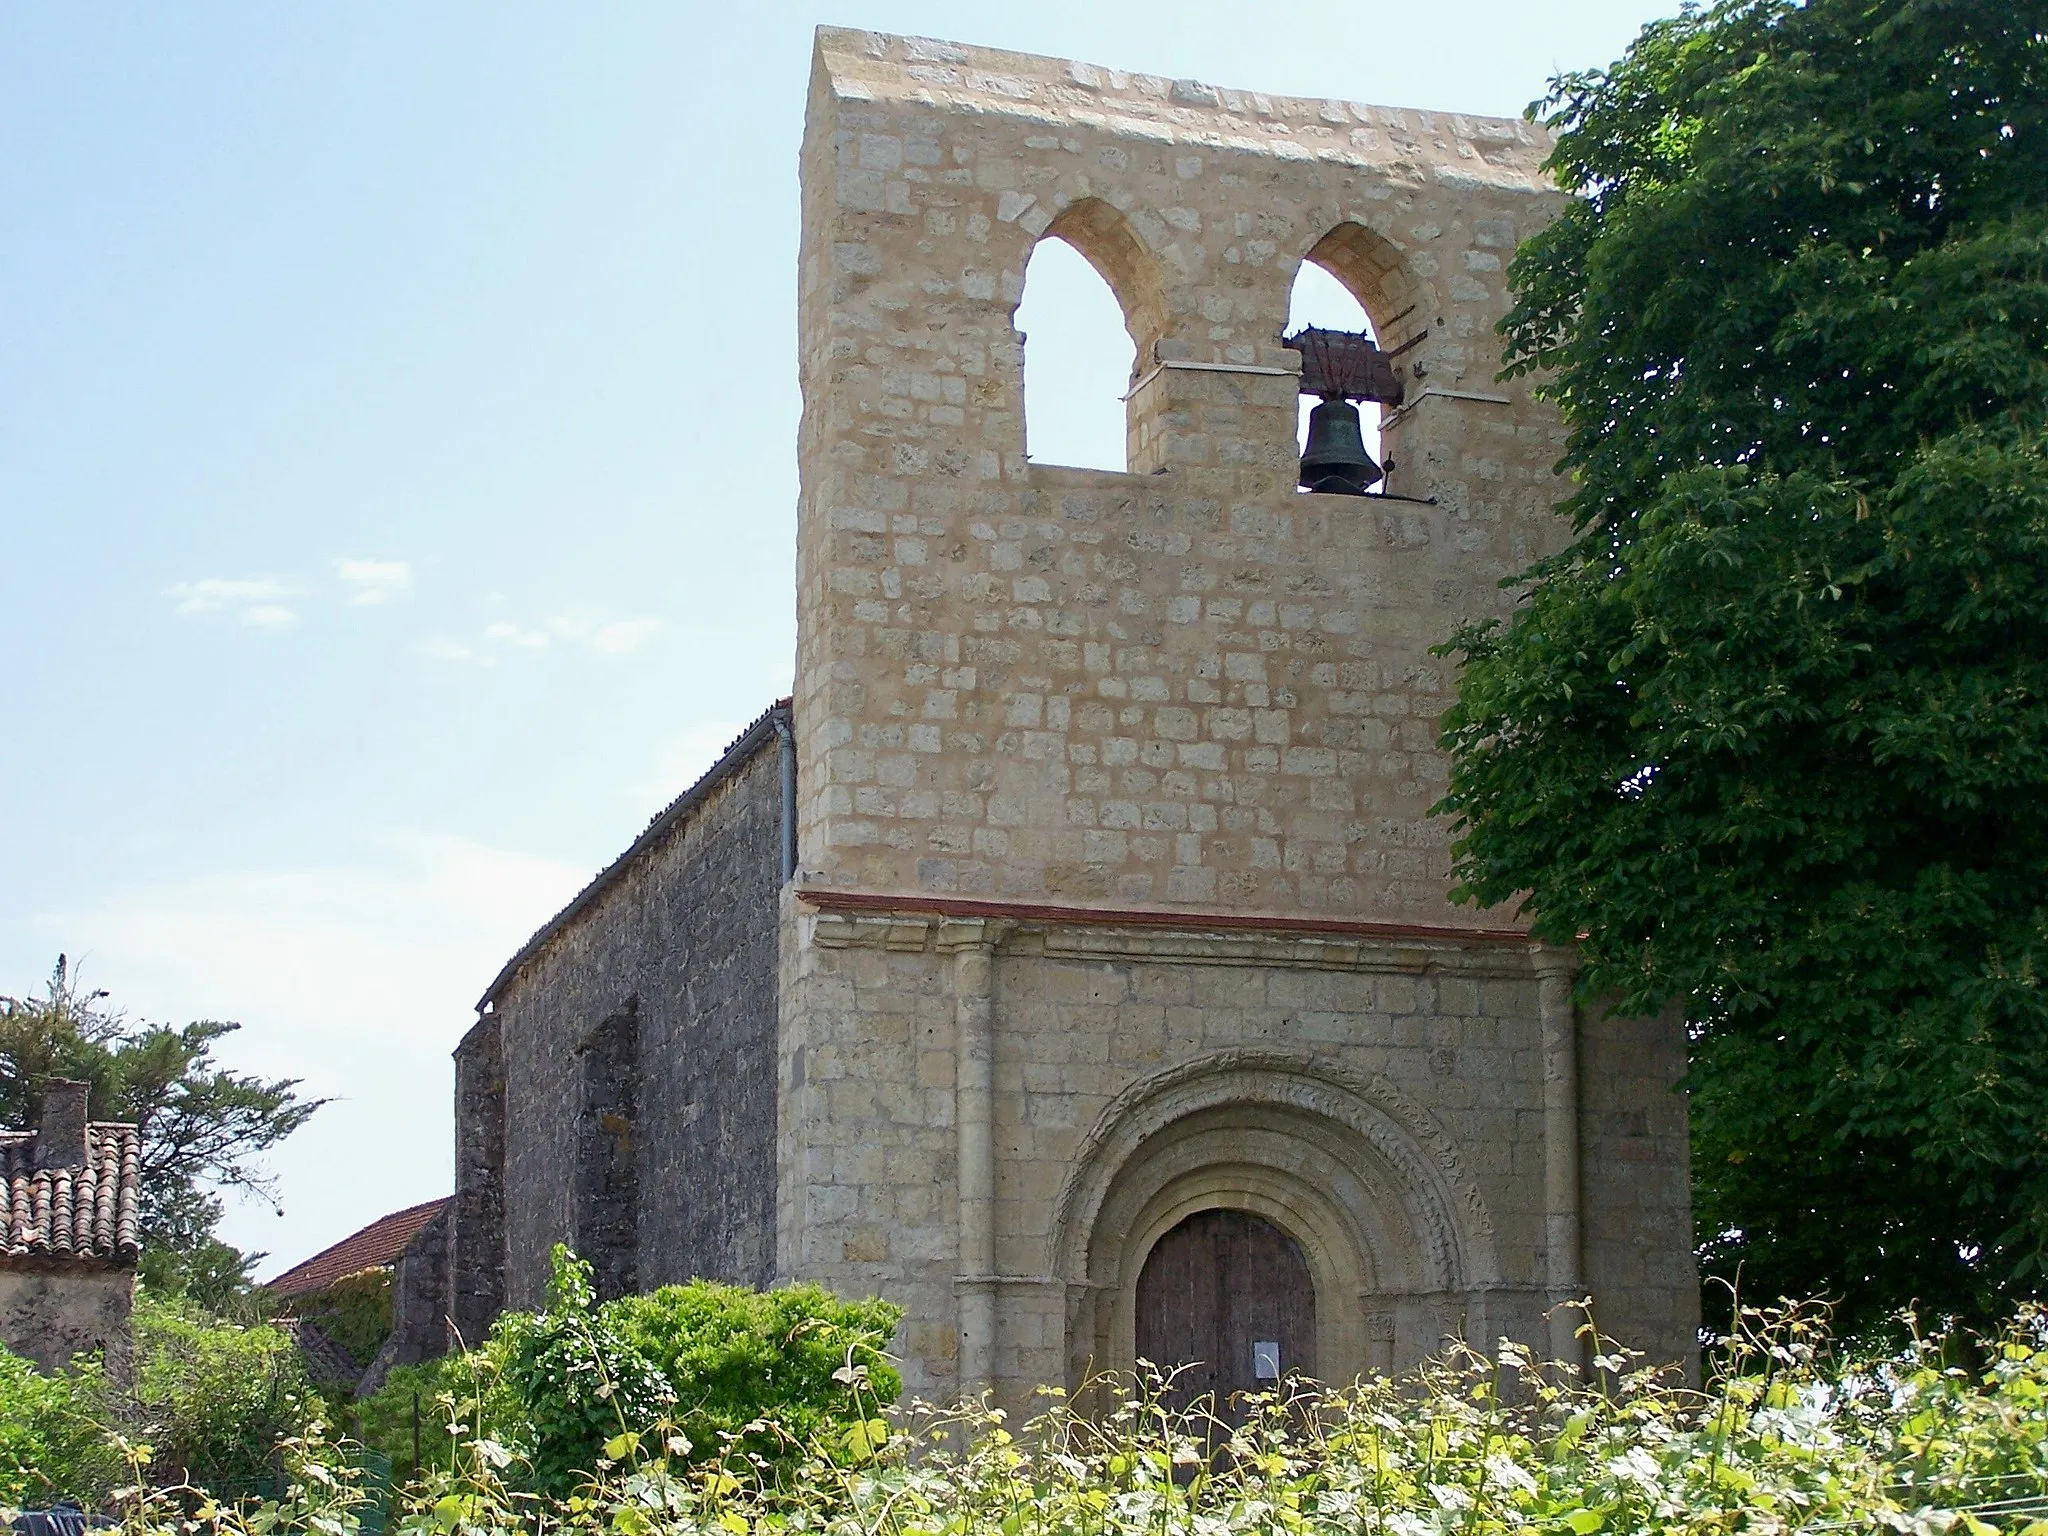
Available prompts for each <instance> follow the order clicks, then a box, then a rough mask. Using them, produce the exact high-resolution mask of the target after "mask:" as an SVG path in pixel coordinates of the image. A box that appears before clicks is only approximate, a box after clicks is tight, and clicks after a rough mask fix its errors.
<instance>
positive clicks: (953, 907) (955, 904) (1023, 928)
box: [796, 887, 1554, 976]
mask: <svg viewBox="0 0 2048 1536" xmlns="http://www.w3.org/2000/svg"><path fill="white" fill-rule="evenodd" d="M796 894H797V896H798V899H799V900H800V901H801V902H802V903H803V904H804V906H805V907H807V908H808V909H810V912H811V914H812V915H811V916H810V918H809V929H810V940H811V942H812V943H814V944H816V945H818V946H819V947H821V948H825V949H885V950H893V951H896V952H898V953H907V954H920V953H925V952H927V951H930V952H936V953H941V954H944V953H950V952H951V951H953V950H954V949H957V948H960V947H961V946H962V945H970V944H973V945H979V944H1000V946H1001V951H1002V953H1004V954H1006V955H1022V954H1034V955H1043V956H1046V957H1047V958H1050V959H1062V960H1098V961H1101V960H1124V961H1150V962H1155V963H1163V964H1183V965H1222V966H1280V967H1287V968H1293V969H1307V970H1325V971H1351V972H1360V973H1368V974H1391V975H1410V976H1424V975H1432V974H1455V975H1491V976H1503V975H1505V976H1535V975H1537V974H1539V973H1540V972H1541V971H1542V970H1543V969H1544V968H1545V967H1546V966H1547V965H1549V964H1551V963H1554V962H1553V961H1552V959H1551V955H1552V952H1551V951H1550V950H1549V949H1548V948H1547V946H1544V945H1540V944H1538V943H1536V942H1535V941H1534V940H1532V939H1531V938H1530V937H1529V935H1528V934H1526V933H1519V932H1515V931H1513V930H1506V929H1485V928H1471V929H1467V928H1453V927H1447V926H1446V927H1436V926H1428V925H1423V924H1409V923H1375V922H1357V921H1346V920H1343V919H1320V918H1301V917H1262V916H1255V915H1248V914H1240V913H1207V912H1169V911H1162V910H1158V909H1155V908H1128V909H1121V910H1120V909H1114V908H1099V907H1059V906H1046V905H1039V904H1035V903H1026V902H1005V901H968V900H960V899H957V898H943V897H927V896H891V895H886V894H881V893H876V892H869V891H844V890H834V889H828V888H815V887H814V888H810V889H804V890H799V891H798V892H797V893H796Z"/></svg>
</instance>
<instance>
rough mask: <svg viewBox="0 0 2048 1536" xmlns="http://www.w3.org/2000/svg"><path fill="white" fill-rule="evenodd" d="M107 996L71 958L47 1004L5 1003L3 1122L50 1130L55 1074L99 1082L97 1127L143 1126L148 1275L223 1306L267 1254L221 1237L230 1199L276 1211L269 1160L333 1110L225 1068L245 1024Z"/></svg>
mask: <svg viewBox="0 0 2048 1536" xmlns="http://www.w3.org/2000/svg"><path fill="white" fill-rule="evenodd" d="M106 997H107V994H106V993H105V992H99V991H82V990H80V989H79V987H78V986H77V984H76V981H75V979H74V977H73V976H72V973H71V969H70V966H69V965H68V963H67V962H66V960H65V958H64V957H63V956H62V955H59V956H58V957H57V968H56V970H55V971H54V972H52V973H51V976H50V981H49V985H48V987H47V989H46V990H45V992H44V995H43V996H41V997H30V998H16V997H0V1125H4V1126H33V1125H36V1124H39V1123H40V1122H41V1119H42V1110H43V1090H44V1085H45V1084H47V1083H48V1081H49V1080H50V1079H51V1078H53V1077H60V1078H73V1079H77V1080H79V1081H83V1082H86V1083H89V1084H91V1087H92V1098H91V1114H92V1117H93V1118H94V1119H95V1120H127V1121H133V1122H135V1123H136V1124H137V1125H138V1126H140V1127H141V1131H142V1212H141V1214H142V1234H143V1244H144V1254H143V1273H144V1276H145V1278H147V1279H149V1280H151V1281H152V1282H154V1283H155V1284H156V1285H157V1286H158V1287H159V1288H160V1289H167V1290H172V1291H185V1292H190V1293H191V1294H192V1295H193V1298H194V1299H195V1300H197V1301H200V1302H202V1303H204V1304H207V1305H211V1306H216V1307H218V1306H220V1305H222V1304H223V1303H224V1302H226V1301H228V1300H230V1299H232V1298H233V1297H234V1296H235V1295H236V1294H237V1293H239V1292H242V1291H246V1289H247V1286H248V1273H249V1269H250V1267H251V1266H252V1265H253V1264H254V1263H255V1262H256V1260H257V1259H259V1258H261V1257H262V1255H261V1254H248V1255H244V1254H241V1253H239V1252H237V1251H236V1250H235V1249H233V1248H231V1247H229V1246H228V1245H227V1244H225V1243H223V1242H221V1241H220V1240H219V1239H218V1238H216V1237H214V1236H213V1228H214V1224H215V1223H216V1222H218V1221H219V1220H220V1215H221V1200H220V1195H221V1192H223V1191H227V1190H235V1191H239V1192H242V1193H245V1194H251V1195H255V1196H257V1197H259V1198H261V1199H265V1200H270V1201H273V1202H274V1201H275V1200H276V1198H277V1190H276V1186H275V1184H274V1183H273V1182H272V1180H271V1178H270V1176H269V1175H268V1174H267V1173H265V1172H264V1168H263V1157H264V1154H265V1153H266V1152H268V1151H269V1150H270V1149H271V1148H272V1147H274V1146H276V1145H277V1144H278V1143H279V1142H281V1141H283V1140H284V1139H285V1138H286V1137H287V1136H289V1135H291V1133H292V1132H293V1131H295V1130H297V1129H298V1128H299V1127H300V1126H302V1125H304V1124H305V1123H306V1121H307V1120H308V1119H309V1118H310V1117H311V1116H312V1114H313V1112H314V1111H315V1110H317V1109H318V1108H319V1107H320V1106H321V1104H322V1103H324V1102H326V1101H325V1100H319V1099H313V1100H308V1099H302V1098H300V1097H299V1095H298V1088H299V1083H298V1080H297V1079H296V1078H279V1079H276V1080H274V1081H265V1080H264V1079H262V1078H258V1077H250V1076H245V1075H243V1074H240V1073H235V1072H230V1071H228V1070H226V1069H225V1068H223V1067H220V1066H218V1065H217V1064H216V1063H215V1062H214V1059H213V1048H214V1046H215V1044H216V1043H217V1042H218V1041H220V1040H221V1039H222V1038H223V1037H225V1036H227V1035H230V1034H232V1033H234V1031H236V1030H237V1029H239V1028H241V1026H240V1025H239V1024H226V1023H219V1022H215V1021H212V1020H205V1021H201V1022H198V1023H194V1024H187V1025H185V1026H184V1027H183V1028H182V1029H179V1028H173V1027H172V1026H170V1025H168V1024H132V1023H130V1022H129V1021H128V1019H127V1018H126V1017H125V1016H123V1015H122V1014H120V1013H118V1012H116V1011H114V1010H112V1009H110V1008H107V1007H106V1006H105V1000H106Z"/></svg>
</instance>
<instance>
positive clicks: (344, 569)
mask: <svg viewBox="0 0 2048 1536" xmlns="http://www.w3.org/2000/svg"><path fill="white" fill-rule="evenodd" d="M334 574H335V575H336V576H337V577H339V578H340V579H341V584H342V586H343V587H344V588H346V589H347V591H348V600H349V604H350V606H351V607H356V608H374V607H377V606H378V605H380V604H383V603H390V602H396V601H397V600H398V599H399V598H401V597H409V596H411V594H412V567H411V566H410V565H408V564H406V563H405V561H403V560H348V559H342V560H337V561H335V562H334Z"/></svg>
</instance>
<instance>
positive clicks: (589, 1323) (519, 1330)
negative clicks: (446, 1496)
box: [487, 1243, 676, 1495]
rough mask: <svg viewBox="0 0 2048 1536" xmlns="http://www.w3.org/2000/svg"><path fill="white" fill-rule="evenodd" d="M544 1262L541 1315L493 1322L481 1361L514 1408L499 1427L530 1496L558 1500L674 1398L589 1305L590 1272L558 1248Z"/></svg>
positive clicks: (592, 1301)
mask: <svg viewBox="0 0 2048 1536" xmlns="http://www.w3.org/2000/svg"><path fill="white" fill-rule="evenodd" d="M552 1261H553V1274H552V1276H551V1277H550V1279H549V1281H548V1305H547V1307H546V1309H545V1310H544V1311H540V1312H508V1313H506V1314H505V1315H504V1316H502V1317H500V1318H499V1319H498V1321H497V1324H496V1326H494V1327H493V1328H492V1329H491V1338H490V1344H489V1349H488V1352H487V1353H488V1364H489V1365H490V1366H492V1367H495V1369H496V1371H497V1373H498V1375H499V1377H500V1379H501V1380H502V1382H503V1385H504V1388H505V1390H506V1391H507V1392H509V1393H510V1395H511V1397H512V1398H513V1399H515V1400H516V1401H517V1403H518V1407H519V1414H518V1418H517V1419H516V1420H514V1421H513V1422H512V1423H510V1424H506V1425H503V1426H501V1428H502V1429H503V1431H504V1432H505V1433H506V1438H507V1439H508V1440H509V1441H510V1442H511V1443H512V1444H513V1445H514V1446H516V1448H517V1450H518V1451H519V1453H520V1454H521V1455H522V1456H523V1457H524V1459H525V1461H526V1464H527V1467H528V1470H529V1473H530V1476H531V1482H532V1487H533V1488H534V1490H535V1491H536V1492H540V1493H550V1494H557V1495H559V1494H566V1493H568V1492H570V1491H571V1490H573V1489H574V1488H575V1487H576V1485H577V1483H578V1482H579V1481H580V1480H581V1479H582V1477H583V1476H584V1475H586V1474H588V1473H589V1471H590V1470H591V1468H593V1467H595V1466H596V1465H597V1463H598V1460H599V1458H600V1457H601V1456H602V1455H603V1454H604V1446H605V1444H606V1443H607V1442H608V1441H610V1440H612V1439H614V1438H616V1437H617V1436H618V1435H619V1434H620V1433H621V1432H622V1431H626V1430H640V1429H644V1428H646V1427H648V1426H651V1425H653V1424H656V1423H659V1422H660V1421H661V1420H663V1419H664V1418H666V1417H667V1416H668V1415H669V1412H670V1410H671V1409H672V1408H673V1407H674V1405H675V1398H676V1395H675V1389H674V1388H673V1387H671V1386H670V1385H669V1383H668V1378H667V1377H665V1376H664V1375H662V1373H661V1371H660V1369H659V1368H658V1367H656V1366H655V1365H654V1364H653V1363H652V1362H651V1361H649V1360H648V1359H647V1358H646V1356H644V1355H642V1354H641V1353H640V1352H639V1351H638V1350H637V1349H635V1348H634V1346H633V1345H632V1343H631V1342H630V1341H629V1340H628V1339H626V1337H625V1336H624V1335H623V1334H622V1333H621V1332H620V1330H619V1328H618V1325H617V1324H616V1322H615V1321H614V1320H613V1319H612V1317H611V1316H610V1315H608V1313H607V1312H606V1310H605V1309H604V1308H601V1307H598V1306H597V1305H596V1301H597V1295H596V1291H595V1290H594V1289H593V1287H592V1285H591V1278H590V1266H589V1265H588V1264H586V1263H584V1262H583V1261H582V1260H581V1259H579V1258H577V1257H576V1255H575V1254H573V1253H571V1252H570V1251H569V1250H568V1249H567V1248H566V1247H564V1246H563V1245H561V1244H559V1243H558V1244H556V1245H555V1249H554V1253H553V1256H552ZM501 1412H502V1410H501Z"/></svg>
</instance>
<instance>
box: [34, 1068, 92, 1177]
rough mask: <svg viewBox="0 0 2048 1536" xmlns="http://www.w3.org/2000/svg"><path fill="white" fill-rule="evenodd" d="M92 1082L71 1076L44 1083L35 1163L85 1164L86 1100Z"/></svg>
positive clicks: (52, 1165)
mask: <svg viewBox="0 0 2048 1536" xmlns="http://www.w3.org/2000/svg"><path fill="white" fill-rule="evenodd" d="M90 1091H91V1089H90V1085H89V1084H86V1083H78V1082H73V1081H72V1080H71V1079H70V1078H68V1077H53V1078H50V1079H49V1080H48V1081H47V1082H45V1083H44V1084H43V1123H42V1127H41V1129H39V1130H38V1131H37V1132H36V1166H37V1167H39V1168H82V1167H84V1166H85V1100H86V1095H87V1093H88V1092H90Z"/></svg>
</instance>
